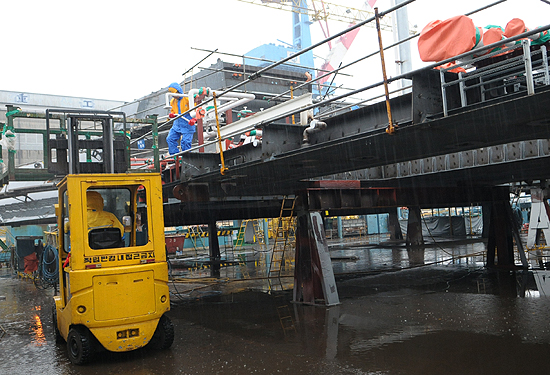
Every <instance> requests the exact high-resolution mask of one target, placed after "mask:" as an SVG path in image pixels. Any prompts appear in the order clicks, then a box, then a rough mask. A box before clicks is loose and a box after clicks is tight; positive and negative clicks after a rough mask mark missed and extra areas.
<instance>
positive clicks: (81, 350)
mask: <svg viewBox="0 0 550 375" xmlns="http://www.w3.org/2000/svg"><path fill="white" fill-rule="evenodd" d="M67 352H68V354H69V359H70V360H71V362H72V363H74V364H75V365H83V364H86V363H87V362H89V361H90V359H91V357H92V340H91V339H90V332H89V331H88V330H87V329H86V328H82V327H73V328H71V329H70V330H69V335H68V336H67Z"/></svg>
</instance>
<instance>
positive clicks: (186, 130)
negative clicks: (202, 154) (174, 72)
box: [166, 82, 196, 155]
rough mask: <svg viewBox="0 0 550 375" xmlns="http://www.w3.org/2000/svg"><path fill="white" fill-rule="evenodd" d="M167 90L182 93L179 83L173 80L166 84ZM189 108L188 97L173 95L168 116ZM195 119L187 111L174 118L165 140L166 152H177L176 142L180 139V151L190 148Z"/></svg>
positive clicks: (173, 116) (172, 153)
mask: <svg viewBox="0 0 550 375" xmlns="http://www.w3.org/2000/svg"><path fill="white" fill-rule="evenodd" d="M168 91H170V92H171V93H174V94H183V89H182V88H181V86H180V84H179V83H177V82H173V83H171V84H170V86H168ZM188 110H189V99H188V98H187V97H173V98H172V100H170V114H169V115H168V117H170V118H175V117H177V116H178V115H181V114H182V113H185V112H186V111H188ZM195 123H196V120H195V119H194V118H192V117H191V115H190V114H189V113H187V114H185V115H183V116H181V117H178V118H176V119H175V120H174V123H173V124H172V127H171V128H170V132H169V133H168V137H166V142H167V143H168V152H169V153H170V155H174V154H176V153H178V152H179V151H180V150H178V143H180V139H181V151H185V150H188V149H190V148H191V141H192V140H193V134H195Z"/></svg>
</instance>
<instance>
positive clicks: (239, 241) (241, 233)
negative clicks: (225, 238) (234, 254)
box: [235, 220, 250, 248]
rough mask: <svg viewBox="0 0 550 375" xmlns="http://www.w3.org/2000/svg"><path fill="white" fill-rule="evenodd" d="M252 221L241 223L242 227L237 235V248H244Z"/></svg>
mask: <svg viewBox="0 0 550 375" xmlns="http://www.w3.org/2000/svg"><path fill="white" fill-rule="evenodd" d="M249 221H250V220H243V221H241V226H240V228H239V232H238V233H237V241H236V242H235V247H236V248H237V247H242V246H243V245H244V237H245V233H246V226H247V225H248V222H249Z"/></svg>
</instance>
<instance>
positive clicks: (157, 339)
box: [151, 315, 174, 350]
mask: <svg viewBox="0 0 550 375" xmlns="http://www.w3.org/2000/svg"><path fill="white" fill-rule="evenodd" d="M173 342H174V325H173V324H172V321H171V320H170V318H168V317H167V316H166V315H163V316H161V317H160V320H159V324H158V325H157V329H156V330H155V333H154V334H153V337H152V338H151V346H152V347H153V348H155V349H160V350H163V349H168V348H169V347H170V346H172V343H173Z"/></svg>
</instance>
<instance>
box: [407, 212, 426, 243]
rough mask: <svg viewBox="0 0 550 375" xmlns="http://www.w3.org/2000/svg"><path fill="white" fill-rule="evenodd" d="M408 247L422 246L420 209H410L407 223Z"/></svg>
mask: <svg viewBox="0 0 550 375" xmlns="http://www.w3.org/2000/svg"><path fill="white" fill-rule="evenodd" d="M406 244H407V246H422V245H424V238H423V237H422V214H421V212H420V207H409V220H408V221H407V239H406Z"/></svg>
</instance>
